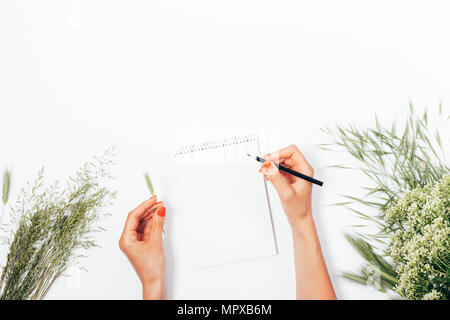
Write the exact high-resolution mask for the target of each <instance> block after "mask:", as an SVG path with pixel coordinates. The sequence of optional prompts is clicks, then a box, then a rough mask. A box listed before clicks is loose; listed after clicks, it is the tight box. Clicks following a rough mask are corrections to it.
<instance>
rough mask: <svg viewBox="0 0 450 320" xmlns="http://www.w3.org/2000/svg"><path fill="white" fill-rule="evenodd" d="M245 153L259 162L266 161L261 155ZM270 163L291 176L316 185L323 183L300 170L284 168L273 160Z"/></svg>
mask: <svg viewBox="0 0 450 320" xmlns="http://www.w3.org/2000/svg"><path fill="white" fill-rule="evenodd" d="M247 155H248V156H249V157H250V158H252V159H254V160H256V161H259V162H261V163H264V162H266V160H265V159H264V158H261V157H258V156H252V155H251V154H248V153H247ZM272 163H273V164H274V165H275V166H276V167H277V168H278V170H280V171H283V172H286V173H289V174H292V175H293V176H296V177H298V178H301V179H304V180H306V181H309V182H311V183H314V184H317V185H318V186H322V185H323V182H322V181H319V180H317V179H314V178H311V177H308V176H306V175H304V174H302V173H300V172H297V171H294V170H291V169H289V168H286V167H284V166H282V165H279V164H277V163H275V162H272Z"/></svg>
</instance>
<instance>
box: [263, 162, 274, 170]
mask: <svg viewBox="0 0 450 320" xmlns="http://www.w3.org/2000/svg"><path fill="white" fill-rule="evenodd" d="M271 165H272V162H270V161H265V162H264V163H263V167H264V168H270V166H271Z"/></svg>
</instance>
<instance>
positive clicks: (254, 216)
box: [174, 135, 277, 268]
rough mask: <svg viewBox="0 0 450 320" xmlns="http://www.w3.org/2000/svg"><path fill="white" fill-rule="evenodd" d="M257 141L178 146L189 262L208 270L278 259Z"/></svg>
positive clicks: (230, 140)
mask: <svg viewBox="0 0 450 320" xmlns="http://www.w3.org/2000/svg"><path fill="white" fill-rule="evenodd" d="M247 153H250V154H259V153H258V142H257V138H256V136H255V135H245V136H240V137H230V138H226V139H221V140H216V141H209V142H205V143H199V144H194V145H188V146H182V147H180V148H177V149H176V150H175V152H174V159H175V162H176V164H177V165H176V167H177V169H178V176H179V179H180V184H181V188H182V193H183V194H182V199H183V204H184V208H185V210H184V213H185V214H186V218H187V219H186V221H187V225H186V227H187V229H188V230H187V235H188V240H189V241H188V242H189V247H190V249H191V250H190V251H191V258H192V261H193V264H194V267H195V268H206V267H212V266H217V265H223V264H228V263H233V262H238V261H243V260H248V259H253V258H258V257H265V256H271V255H275V254H277V249H276V244H275V238H274V232H273V227H272V219H271V214H270V205H269V201H268V197H267V188H266V184H265V180H264V177H263V176H262V175H261V174H260V173H259V172H258V169H259V168H260V164H258V162H256V161H254V160H252V159H250V158H249V157H248V156H247Z"/></svg>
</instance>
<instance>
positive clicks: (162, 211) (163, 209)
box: [157, 207, 166, 217]
mask: <svg viewBox="0 0 450 320" xmlns="http://www.w3.org/2000/svg"><path fill="white" fill-rule="evenodd" d="M157 213H158V216H160V217H164V216H165V215H166V207H159V208H158V211H157Z"/></svg>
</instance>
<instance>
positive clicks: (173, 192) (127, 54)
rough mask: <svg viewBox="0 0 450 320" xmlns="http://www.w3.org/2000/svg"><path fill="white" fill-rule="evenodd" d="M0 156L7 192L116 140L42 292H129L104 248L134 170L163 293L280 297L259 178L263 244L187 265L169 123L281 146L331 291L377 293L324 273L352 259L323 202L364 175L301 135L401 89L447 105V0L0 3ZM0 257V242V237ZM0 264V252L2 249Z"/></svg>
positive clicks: (113, 251)
mask: <svg viewBox="0 0 450 320" xmlns="http://www.w3.org/2000/svg"><path fill="white" fill-rule="evenodd" d="M0 3H1V6H0V10H1V11H0V21H1V34H0V37H1V38H0V39H1V42H0V45H1V47H0V49H1V50H0V54H1V60H0V61H1V64H0V75H1V80H0V81H1V83H0V90H1V91H0V167H4V166H5V165H9V166H11V167H12V169H13V190H14V192H13V194H12V199H14V198H15V196H16V193H17V190H18V189H19V187H20V186H21V185H23V184H24V183H25V181H27V180H31V179H33V178H34V177H35V175H36V172H37V170H38V169H39V168H40V167H41V166H42V165H45V166H46V168H47V176H48V178H49V179H50V180H51V179H54V178H65V177H66V176H67V175H68V174H70V173H72V172H73V171H74V170H75V169H76V167H77V166H79V165H80V164H81V163H82V162H83V161H85V160H87V159H89V157H90V156H91V155H93V154H98V153H101V152H102V150H104V149H105V148H107V147H109V146H110V145H113V144H116V145H117V151H118V155H119V156H118V159H117V161H118V166H117V167H116V168H115V169H114V174H115V176H116V177H117V180H116V182H115V185H114V187H115V188H116V189H117V190H118V191H119V196H118V199H117V201H116V205H115V206H114V207H113V208H111V210H110V211H111V212H112V214H113V216H112V217H111V218H110V219H109V220H107V221H106V222H105V225H106V227H107V229H108V232H107V233H103V234H101V235H99V237H98V241H99V243H100V244H101V245H102V248H98V249H95V250H91V251H90V252H89V258H88V259H87V260H85V261H84V265H85V266H86V267H87V268H88V269H89V270H90V272H89V273H84V272H82V273H79V272H76V271H74V272H72V276H71V277H69V278H63V279H61V280H60V281H58V282H57V283H56V285H55V286H54V288H53V290H52V291H51V293H50V294H49V296H48V298H53V299H55V298H56V299H81V298H86V299H119V298H120V299H135V298H140V287H139V282H138V279H137V277H136V275H135V273H134V271H133V269H132V268H131V266H130V264H129V263H128V261H127V260H126V258H125V257H124V255H123V254H122V253H121V252H120V251H119V249H118V246H117V241H118V239H119V236H120V233H121V230H122V226H123V223H124V219H125V216H126V214H127V213H128V211H129V210H130V209H132V208H133V207H135V206H136V205H137V204H138V203H139V202H141V201H142V200H144V199H145V198H146V197H147V196H148V191H147V190H146V187H145V183H144V180H143V178H142V172H143V171H148V172H149V173H150V175H151V177H152V179H153V180H154V186H155V189H156V190H157V192H158V195H159V198H160V199H162V200H164V201H165V203H166V205H167V221H166V222H167V226H166V233H167V237H166V242H167V243H166V249H167V255H168V264H169V267H168V278H169V279H168V289H169V297H170V298H192V299H195V298H211V299H216V298H225V299H227V298H237V299H240V298H262V299H265V298H271V299H278V298H280V299H281V298H283V299H292V298H294V297H295V283H294V269H293V256H292V247H291V237H290V232H289V228H288V224H287V222H286V219H285V217H284V214H283V212H282V210H281V207H280V205H279V202H278V200H277V198H276V195H275V193H274V190H273V189H271V188H270V190H269V191H270V198H271V203H272V207H273V220H274V227H275V233H276V238H277V244H278V248H279V255H278V256H274V257H269V258H262V259H257V260H252V261H247V262H243V263H236V264H232V265H228V266H224V267H217V268H211V269H207V270H203V271H195V270H193V269H192V267H191V266H190V263H189V253H188V251H187V250H186V248H185V241H184V240H185V233H184V228H183V223H184V221H183V206H182V203H181V202H180V201H179V199H180V195H179V190H178V189H179V187H178V182H177V177H176V176H175V175H174V173H173V170H172V165H171V162H170V160H169V155H170V152H171V150H172V147H173V140H174V137H176V136H179V134H180V132H181V133H185V134H187V135H188V136H192V137H194V138H195V137H196V136H201V135H202V133H208V132H211V131H215V132H219V133H220V132H225V131H229V130H240V129H248V128H253V129H256V130H260V132H261V136H262V138H263V139H265V140H264V141H266V144H265V145H263V150H262V151H263V152H269V151H273V150H275V149H277V148H280V147H283V146H285V145H287V144H291V143H295V144H297V145H298V146H299V147H300V148H301V150H302V151H303V152H304V153H305V155H306V157H307V159H308V160H309V161H310V162H311V163H312V164H313V166H314V167H315V169H316V176H317V177H318V178H320V179H322V180H324V181H326V185H325V187H324V188H323V189H317V188H316V189H315V191H314V199H313V201H314V215H315V218H316V222H317V225H318V230H319V234H320V239H321V241H322V246H323V251H324V254H325V257H326V260H327V264H328V268H329V271H330V274H331V276H332V280H333V284H334V285H335V288H336V292H337V295H338V297H339V298H342V299H379V298H384V296H383V295H381V294H379V293H377V292H376V291H374V290H373V289H371V288H366V287H363V286H359V285H356V284H352V283H349V282H347V281H345V280H343V279H341V278H340V277H339V274H340V273H341V272H342V271H344V270H356V269H357V267H358V266H359V265H360V263H361V259H360V258H359V257H358V255H357V254H356V253H355V252H354V251H353V250H352V248H351V247H350V245H349V244H347V243H346V241H345V240H344V238H343V236H342V234H343V231H344V230H348V227H347V226H348V225H349V224H351V223H353V222H354V219H353V218H352V217H351V216H350V214H349V213H348V212H347V211H346V210H344V209H342V208H338V207H331V206H327V204H329V203H333V202H337V201H341V200H342V198H340V197H339V193H342V192H356V190H357V189H355V187H356V186H358V185H361V184H362V183H364V182H366V181H365V180H364V178H363V177H361V176H360V175H358V174H357V173H356V172H354V173H351V172H341V171H331V170H325V169H324V168H325V167H326V166H327V165H330V164H333V163H334V162H335V161H340V162H343V161H345V159H346V158H345V157H344V155H342V154H332V155H330V154H326V153H324V152H323V151H319V150H318V148H316V147H314V145H315V144H317V143H323V142H327V141H328V138H327V137H325V136H324V135H323V134H321V133H320V131H319V130H318V128H319V127H320V126H324V125H332V124H334V123H339V124H344V123H346V122H348V121H350V122H352V123H355V124H369V123H372V120H373V116H374V114H375V113H377V114H378V115H379V116H380V118H381V119H382V121H389V122H390V121H391V120H392V119H394V118H395V117H397V118H398V119H401V118H402V116H403V115H404V114H406V113H407V110H408V107H407V105H408V102H409V100H411V101H413V102H414V103H415V105H417V106H418V108H419V109H420V108H422V107H424V106H429V107H436V106H437V105H438V103H439V102H440V101H442V102H443V104H444V109H448V103H449V98H450V97H449V95H450V90H449V89H450V60H449V58H448V57H449V56H450V42H449V41H448V40H449V33H450V32H449V31H450V20H449V19H448V16H449V13H450V4H449V3H448V1H361V0H357V1H356V0H355V1H331V0H330V1H309V2H306V1H248V0H239V1H234V0H231V1H211V0H204V1H198V0H191V1H184V0H179V1H174V0H164V1H156V0H155V1H137V0H136V1H111V0H108V1H106V0H105V1H97V0H86V1H75V0H73V1H69V0H66V1H61V0H54V1H24V0H9V1H8V0H1V1H0ZM2 254H4V249H2ZM2 261H3V260H2Z"/></svg>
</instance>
